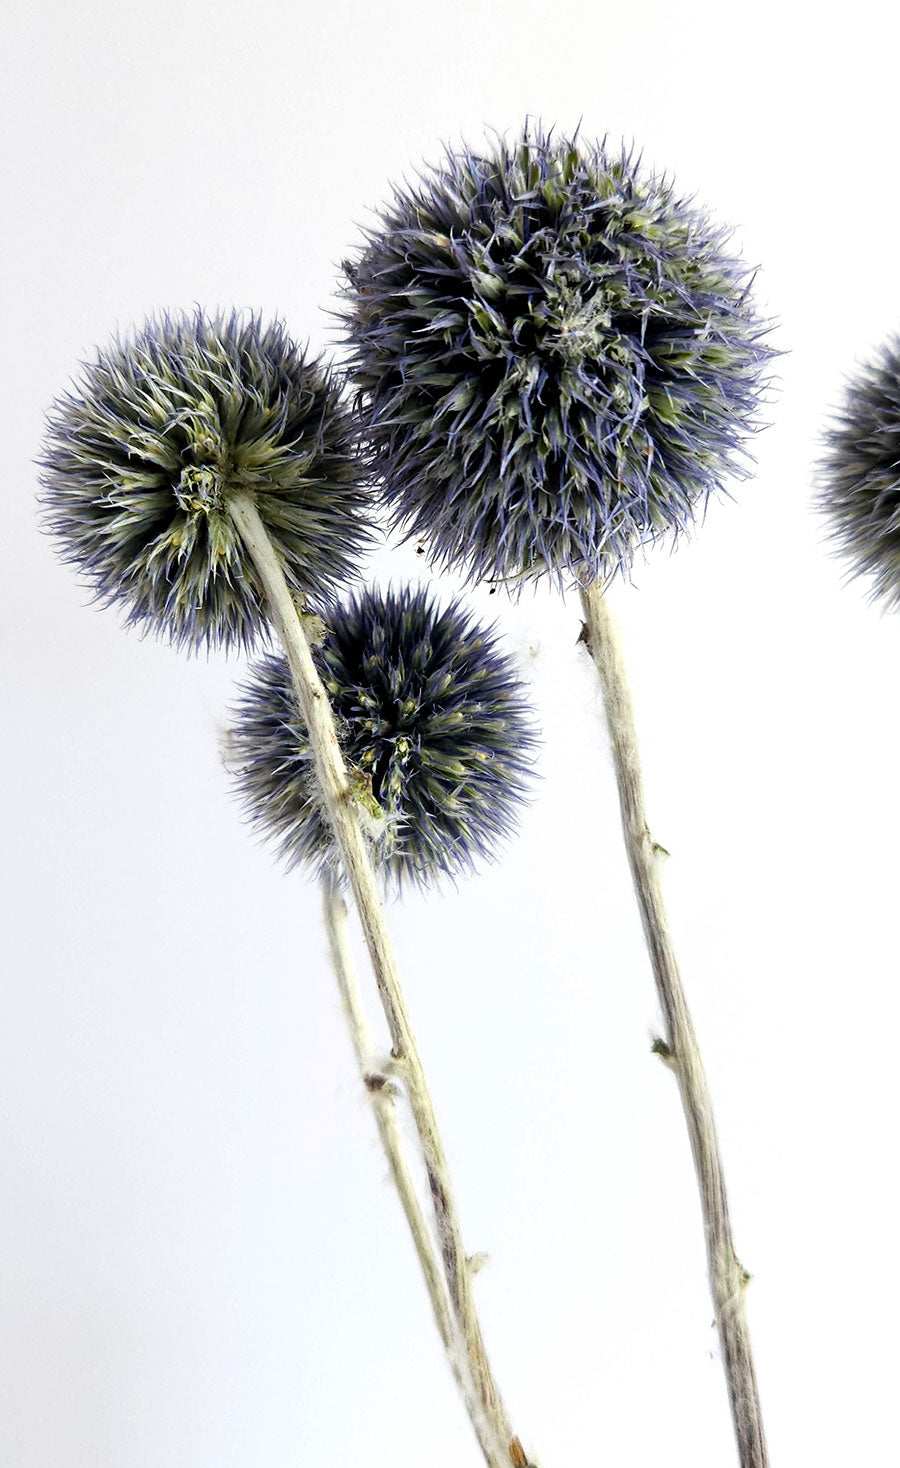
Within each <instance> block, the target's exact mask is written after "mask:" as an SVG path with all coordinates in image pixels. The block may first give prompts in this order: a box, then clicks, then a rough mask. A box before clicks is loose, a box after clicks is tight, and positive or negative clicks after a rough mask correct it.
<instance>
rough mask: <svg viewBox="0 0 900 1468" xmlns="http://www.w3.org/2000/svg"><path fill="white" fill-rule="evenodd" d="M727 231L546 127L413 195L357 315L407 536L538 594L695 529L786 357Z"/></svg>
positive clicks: (348, 276) (353, 297)
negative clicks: (548, 584) (774, 345)
mask: <svg viewBox="0 0 900 1468" xmlns="http://www.w3.org/2000/svg"><path fill="white" fill-rule="evenodd" d="M727 238H728V236H727V232H726V231H723V230H722V229H719V228H717V227H715V226H714V225H712V224H711V223H710V222H709V220H708V219H707V217H706V215H705V214H704V213H702V212H701V211H700V210H699V209H697V208H695V207H694V205H693V204H692V203H690V202H689V201H686V200H684V199H681V198H679V197H678V195H677V194H676V193H675V192H674V190H673V188H672V186H671V184H670V183H669V182H668V181H667V180H666V179H664V178H660V177H657V176H655V175H653V174H650V173H646V172H644V171H643V170H642V168H641V165H640V160H639V159H638V158H636V157H635V156H634V155H633V154H632V153H630V152H628V151H626V150H624V149H622V150H620V151H617V152H614V151H609V150H608V149H607V147H606V145H605V143H598V144H596V145H594V146H587V145H585V144H583V143H581V142H579V141H577V140H576V139H566V138H563V137H554V136H553V134H552V133H548V134H545V133H543V132H542V131H541V129H540V128H539V127H537V128H531V127H528V128H526V129H525V132H524V133H523V135H522V136H521V137H520V138H519V139H518V140H517V141H516V142H515V143H514V144H511V145H510V144H507V143H505V142H503V141H500V142H499V143H498V144H497V145H496V146H495V147H494V148H493V150H492V151H489V152H485V153H481V154H475V153H473V152H471V151H469V150H466V149H463V150H461V151H453V150H448V151H447V153H446V156H445V157H444V158H443V160H442V162H441V163H440V164H439V165H438V166H437V167H435V168H432V169H431V170H429V171H427V172H426V173H425V174H423V175H422V177H421V179H420V180H419V182H418V183H417V184H416V185H415V186H414V187H403V188H397V189H395V191H394V195H393V199H392V201H391V202H390V203H389V204H388V205H387V207H386V208H385V209H384V210H383V212H382V214H381V217H380V220H379V224H378V226H377V227H376V228H374V229H372V230H370V231H368V232H367V235H366V242H365V244H364V245H363V247H362V248H361V250H360V251H359V252H358V256H357V257H356V258H355V259H353V260H352V261H349V262H346V263H345V266H344V274H345V285H344V296H345V299H346V305H345V308H344V311H343V317H344V322H345V326H346V329H347V335H348V339H349V342H350V346H351V351H352V361H351V374H352V376H353V378H354V380H355V383H356V386H357V402H358V406H359V410H360V413H361V416H362V420H363V423H364V428H365V434H366V437H367V439H368V442H369V445H370V449H371V453H372V457H373V461H374V464H375V467H376V468H377V469H378V471H379V472H380V473H381V474H382V476H383V479H384V486H385V494H386V497H387V499H388V502H389V504H390V505H391V508H392V513H393V516H394V521H395V525H396V526H400V527H403V528H405V529H406V530H407V531H408V532H409V534H410V535H412V536H419V537H423V538H425V539H426V540H430V543H431V547H432V550H433V553H434V556H435V559H436V560H437V561H438V562H439V563H440V564H443V565H454V566H457V567H464V568H466V569H467V571H468V573H469V575H470V576H471V578H472V579H480V578H483V577H487V578H496V579H507V578H510V579H513V580H515V581H516V582H517V583H519V584H521V582H522V581H523V580H527V579H531V578H535V577H538V576H541V575H545V574H546V575H549V576H550V577H551V578H552V579H553V580H554V581H555V582H557V583H559V584H565V583H567V582H568V583H571V582H573V581H574V582H578V583H580V584H587V583H589V582H591V581H594V580H596V579H600V578H606V577H608V576H609V575H610V574H612V573H614V572H616V571H618V570H627V568H628V567H629V565H630V564H631V562H632V559H633V557H634V554H635V552H636V550H637V549H638V547H640V546H643V545H645V544H647V543H648V542H651V541H655V540H656V539H658V538H659V537H662V536H678V535H679V534H680V533H681V532H683V531H685V530H687V529H688V528H689V527H690V526H691V524H692V523H693V521H694V520H695V519H696V518H698V517H699V516H700V515H702V512H703V509H704V507H705V505H706V501H707V498H708V496H709V495H710V494H711V493H712V492H713V491H714V490H717V489H718V488H719V487H720V486H721V484H722V481H723V479H725V478H726V477H727V476H729V475H732V474H735V473H739V472H743V470H744V468H745V459H746V454H745V445H744V442H743V440H744V435H745V434H746V433H747V432H748V430H750V429H751V428H753V427H755V426H756V425H755V414H756V410H757V407H758V405H759V403H760V400H761V396H762V393H763V391H764V387H765V381H764V377H765V371H764V369H765V366H766V363H767V362H768V361H769V359H770V358H771V356H772V353H771V351H770V350H769V349H768V348H767V347H766V346H765V344H764V342H763V336H764V334H765V330H766V329H767V328H766V327H765V325H764V323H763V322H762V321H761V319H760V318H759V317H758V316H757V315H756V313H755V311H754V309H753V306H752V303H751V300H750V294H749V288H750V284H751V273H750V271H749V270H748V269H747V267H746V266H745V265H744V264H743V263H742V262H741V261H740V259H738V258H736V257H735V256H734V255H733V254H732V253H730V251H729V249H728V246H727Z"/></svg>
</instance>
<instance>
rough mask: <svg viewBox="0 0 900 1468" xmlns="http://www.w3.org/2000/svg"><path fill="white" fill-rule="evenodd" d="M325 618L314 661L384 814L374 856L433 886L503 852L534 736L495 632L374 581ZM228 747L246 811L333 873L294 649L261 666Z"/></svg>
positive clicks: (369, 792) (359, 770)
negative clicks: (296, 685) (296, 686)
mask: <svg viewBox="0 0 900 1468" xmlns="http://www.w3.org/2000/svg"><path fill="white" fill-rule="evenodd" d="M326 624H327V632H326V634H325V636H324V638H323V640H322V641H321V642H320V643H319V645H318V646H317V647H316V648H315V649H314V657H315V660H316V663H317V666H318V669H319V672H320V674H321V677H322V680H323V682H324V684H325V687H326V689H327V690H328V694H329V697H330V698H331V701H332V705H333V708H334V712H335V716H336V718H337V720H338V727H339V731H340V736H341V744H342V748H343V752H344V757H345V759H346V760H347V763H348V766H349V768H350V770H351V773H352V775H353V777H354V778H355V779H356V780H357V781H359V782H360V785H361V787H364V788H365V796H366V798H367V800H368V802H369V804H370V806H374V807H375V808H376V809H377V811H378V813H379V814H381V815H383V816H384V821H383V824H382V825H381V827H380V834H379V836H378V838H377V839H378V845H377V851H376V856H377V859H378V861H379V864H380V865H381V867H382V869H383V871H384V873H385V875H386V877H387V878H388V880H389V883H390V884H391V885H392V886H394V887H395V888H399V887H402V886H403V885H404V884H406V883H409V882H411V883H413V884H416V885H421V886H425V885H428V884H429V883H432V882H433V881H435V880H437V879H439V878H441V877H442V876H449V877H451V878H454V877H456V876H459V875H461V874H462V873H464V872H466V871H469V870H471V869H472V868H473V867H474V866H475V865H476V863H477V862H478V860H479V859H480V858H491V857H493V856H494V855H495V854H496V851H497V848H498V846H499V845H500V844H501V843H502V841H503V839H504V838H505V837H506V836H507V835H508V833H509V832H510V831H511V830H512V828H513V826H514V825H515V820H516V814H517V810H518V807H519V806H520V805H521V803H522V801H523V800H524V799H525V797H526V791H527V786H528V779H529V774H530V769H531V764H532V760H533V754H534V746H535V743H536V740H535V734H534V730H533V726H532V721H531V715H530V712H529V709H528V706H527V704H526V701H525V697H524V693H523V690H522V687H521V685H520V683H519V680H518V678H517V676H516V672H515V668H514V666H513V663H512V661H511V659H510V658H509V657H508V656H507V655H506V654H505V653H504V652H503V651H502V650H501V648H500V646H499V644H498V641H497V638H496V636H495V635H494V633H493V631H492V630H488V629H485V628H484V627H481V626H479V625H478V623H476V622H475V621H474V620H473V619H472V617H471V616H470V615H469V614H468V612H466V611H465V610H464V609H463V608H462V607H461V606H460V605H459V604H458V603H456V602H454V603H451V604H450V605H449V606H447V607H445V608H444V609H443V610H439V609H438V608H437V606H436V605H435V603H434V602H433V600H432V598H431V596H430V595H429V593H428V592H427V591H425V590H421V589H405V590H402V591H392V590H388V591H387V592H386V593H382V592H380V591H376V590H367V591H365V592H363V593H361V594H360V595H358V596H356V597H354V598H352V599H351V600H350V601H348V602H347V603H346V604H345V605H343V606H334V607H332V608H331V609H330V611H329V612H328V613H327V615H326ZM229 751H230V761H229V762H230V763H231V762H233V765H234V768H235V770H236V771H237V784H238V789H239V791H240V793H241V795H242V798H243V803H244V808H245V810H246V812H247V813H248V815H249V816H250V818H251V820H252V821H253V823H254V824H255V825H257V826H258V827H259V828H260V829H262V830H263V831H264V832H265V833H266V834H267V835H269V836H270V837H273V838H274V839H275V841H276V842H277V843H278V846H279V849H280V854H281V856H282V857H283V859H284V861H285V862H286V864H287V866H288V868H293V867H296V866H298V865H301V864H302V865H305V866H307V867H311V868H312V869H313V870H316V871H318V872H320V873H321V872H322V871H324V870H327V869H332V868H335V867H336V865H337V861H338V858H337V854H336V851H335V847H334V843H333V839H332V836H331V833H330V830H329V828H328V825H327V822H326V819H325V816H324V815H323V813H322V809H321V804H320V798H319V795H318V790H317V786H316V776H315V769H314V764H313V756H312V752H311V750H310V746H309V740H308V735H307V729H306V725H305V722H304V720H303V718H302V715H301V714H300V712H299V709H298V706H297V701H296V697H295V694H294V690H293V687H292V684H291V679H290V674H289V672H288V668H287V664H286V662H285V660H284V658H282V657H277V656H274V655H270V656H268V657H266V658H264V659H263V660H261V661H260V662H258V663H256V664H255V665H254V667H253V669H252V670H251V675H250V678H249V681H248V682H247V683H246V684H245V685H244V686H243V688H242V690H241V697H240V701H239V703H238V705H237V707H236V709H235V720H234V724H233V728H232V730H231V736H230V740H229Z"/></svg>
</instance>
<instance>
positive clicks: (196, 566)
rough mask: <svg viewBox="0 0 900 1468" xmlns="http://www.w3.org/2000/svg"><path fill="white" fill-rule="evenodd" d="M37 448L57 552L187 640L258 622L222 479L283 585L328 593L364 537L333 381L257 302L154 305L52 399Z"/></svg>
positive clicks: (234, 632)
mask: <svg viewBox="0 0 900 1468" xmlns="http://www.w3.org/2000/svg"><path fill="white" fill-rule="evenodd" d="M41 463H42V468H43V480H42V482H43V486H44V493H43V513H44V520H45V523H46V525H47V527H48V529H49V530H50V531H51V533H52V534H53V535H54V537H55V538H56V540H57V543H58V545H59V548H60V551H61V553H62V555H63V557H64V558H65V559H66V560H68V561H70V562H72V563H73V564H74V565H75V566H77V567H78V569H79V570H80V571H81V572H82V573H83V575H84V576H85V577H86V579H87V581H88V582H89V584H90V586H91V588H92V590H93V591H94V594H95V596H96V598H97V599H98V600H99V601H101V602H103V603H104V604H111V603H117V604H119V605H121V606H123V607H124V608H125V609H126V611H127V621H128V623H129V624H134V625H136V626H138V627H141V628H149V629H152V630H154V631H156V632H159V633H161V634H162V635H164V636H166V637H168V638H170V639H171V640H172V641H173V642H175V643H177V644H183V645H185V646H187V647H189V648H199V647H203V646H205V647H207V648H211V647H217V646H222V647H225V648H228V647H231V646H233V645H243V646H247V645H249V644H250V643H251V642H252V641H253V639H254V636H255V634H256V633H257V632H258V631H259V630H260V628H261V627H262V625H263V624H264V622H265V612H264V609H263V593H262V589H261V586H260V583H259V581H258V578H257V576H256V573H255V571H254V568H253V566H252V565H251V564H250V561H249V558H248V556H247V555H246V553H245V550H244V548H243V545H242V543H241V541H240V538H239V536H238V533H237V531H236V529H235V526H234V524H233V521H232V519H231V517H230V515H229V512H228V504H229V497H230V496H231V495H232V494H233V493H234V492H235V491H237V490H243V491H247V492H250V493H251V494H253V496H254V497H255V500H256V506H257V509H258V511H259V514H260V516H261V518H262V520H263V522H264V523H265V525H266V528H267V530H268V532H269V535H270V536H271V538H272V540H273V542H274V544H275V548H276V550H277V552H278V554H279V556H280V558H281V561H282V564H283V566H284V570H285V574H286V576H287V579H288V581H289V583H290V585H291V587H292V589H293V590H294V591H296V592H297V593H302V594H308V595H309V596H311V597H312V598H319V597H324V596H327V595H328V594H329V593H330V592H331V591H332V589H333V587H334V586H335V585H336V584H340V583H341V582H343V581H345V580H346V579H347V578H348V576H349V575H350V574H351V573H352V572H353V571H354V570H355V566H356V561H357V557H358V556H359V554H360V551H361V549H362V547H363V546H364V544H365V543H366V541H367V539H368V532H367V530H366V527H365V520H364V518H363V516H364V511H365V508H366V503H367V496H366V494H365V492H364V490H363V488H362V487H361V469H360V463H359V459H358V457H357V455H356V430H355V427H354V425H353V422H352V417H351V415H350V414H349V413H348V411H347V410H346V408H345V407H344V406H343V404H342V402H341V398H340V394H339V390H338V386H337V383H336V381H335V379H334V378H333V376H332V374H331V373H330V372H329V370H328V369H327V368H326V367H325V366H324V365H323V364H322V363H321V362H319V361H318V360H316V359H314V358H310V357H307V356H306V355H305V354H304V352H303V351H302V350H301V348H299V347H298V346H296V345H295V344H294V342H293V341H291V339H290V337H289V336H288V335H287V333H286V331H285V329H284V327H283V326H282V325H281V324H280V323H279V322H272V323H270V324H269V325H266V326H264V325H263V324H262V321H261V320H260V318H259V317H257V316H249V317H246V316H242V315H240V314H239V313H237V312H233V313H231V314H229V315H218V316H212V317H210V316H206V315H204V314H203V313H202V312H201V311H199V310H198V311H197V312H196V313H195V314H194V315H177V316H168V315H162V316H158V317H156V318H151V320H149V321H148V322H147V323H146V325H145V326H144V327H143V329H142V330H140V331H138V332H137V333H136V334H135V335H134V336H133V338H131V339H130V340H126V341H121V340H116V341H114V342H113V343H112V344H111V345H110V346H109V347H107V348H106V349H105V350H104V351H100V352H98V353H97V357H96V360H94V361H91V362H88V363H85V364H84V366H83V373H82V378H81V381H80V383H79V384H78V385H77V387H76V389H75V390H74V391H73V392H71V393H69V394H66V395H65V396H63V397H61V398H59V399H58V400H57V401H56V403H55V404H54V405H53V408H52V409H51V412H50V415H49V429H48V439H47V447H46V452H45V455H44V458H43V459H42V461H41Z"/></svg>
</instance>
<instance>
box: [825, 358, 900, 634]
mask: <svg viewBox="0 0 900 1468" xmlns="http://www.w3.org/2000/svg"><path fill="white" fill-rule="evenodd" d="M819 477H820V481H821V483H820V488H819V491H818V494H817V503H818V507H819V509H820V510H821V511H822V513H823V514H824V515H825V516H826V517H827V519H828V521H829V523H830V527H831V539H832V541H833V542H834V543H835V545H836V546H837V547H838V549H839V551H840V553H841V554H842V555H843V556H844V558H845V559H846V560H847V562H848V563H849V565H850V567H851V568H852V573H853V574H854V575H856V576H868V577H869V578H870V581H871V595H872V597H873V598H880V599H881V600H883V601H884V602H885V603H886V604H887V605H888V606H889V607H890V608H892V609H894V608H896V607H898V606H900V336H893V337H891V338H890V339H889V340H888V341H887V342H885V343H884V345H883V346H882V347H881V348H880V349H879V351H878V352H877V354H876V355H875V356H874V358H873V359H872V360H871V361H870V362H867V363H865V364H864V365H863V366H862V367H861V368H860V369H859V370H858V371H857V372H856V374H855V375H854V376H853V377H852V378H851V380H850V381H849V383H848V384H847V387H846V390H845V393H844V398H843V402H842V403H841V406H840V408H839V409H838V410H837V411H836V412H835V414H834V416H833V421H832V423H831V425H830V426H829V428H828V430H827V433H826V449H825V454H824V456H823V459H822V461H821V463H820V465H819Z"/></svg>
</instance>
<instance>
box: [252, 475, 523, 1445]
mask: <svg viewBox="0 0 900 1468" xmlns="http://www.w3.org/2000/svg"><path fill="white" fill-rule="evenodd" d="M228 507H229V512H230V514H231V516H232V518H233V520H234V523H235V525H236V526H237V528H238V530H239V532H240V534H241V537H242V539H243V541H244V544H245V546H246V548H247V551H248V553H249V555H250V557H251V559H252V561H253V564H254V566H255V568H256V571H257V573H258V575H259V578H260V581H261V582H262V584H263V588H264V590H265V594H266V598H267V601H268V605H269V609H270V611H271V615H272V620H273V622H274V624H275V626H276V628H277V630H278V632H279V635H280V637H281V641H282V644H283V647H284V651H285V655H286V657H287V661H288V666H289V667H290V670H291V676H292V679H293V682H294V687H295V689H296V693H297V698H298V701H299V704H300V710H301V712H302V714H303V718H304V720H305V722H306V726H307V730H308V733H309V740H310V745H311V747H312V750H313V753H314V755H315V762H316V772H317V776H318V782H319V787H320V789H321V791H322V796H323V800H324V805H325V810H326V814H327V816H328V819H329V821H330V823H331V826H332V828H333V830H334V833H335V839H336V841H337V844H338V849H339V851H340V854H341V859H342V863H343V868H344V871H345V873H346V876H347V880H348V882H349V885H350V890H351V892H352V894H353V898H354V901H355V904H356V907H357V911H358V913H359V918H360V922H361V925H362V930H363V935H364V937H365V941H366V947H367V948H368V952H369V958H370V960H371V963H372V969H373V972H374V974H375V980H376V983H377V985H378V993H379V997H380V999H381V1003H382V1007H383V1009H384V1014H385V1018H386V1020H387V1024H388V1029H389V1032H390V1036H391V1045H392V1056H393V1068H394V1074H395V1076H396V1078H397V1079H398V1081H399V1082H400V1083H401V1084H402V1085H403V1087H404V1089H405V1090H406V1094H407V1097H408V1100H409V1106H410V1110H411V1112H412V1116H413V1121H414V1123H415V1127H416V1131H417V1133H418V1137H419V1142H420V1145H421V1148H422V1157H423V1161H424V1164H425V1170H426V1173H427V1177H428V1184H429V1188H430V1192H431V1199H432V1203H433V1205H434V1213H435V1219H436V1223H437V1233H438V1239H439V1242H440V1257H441V1261H442V1264H443V1269H444V1274H445V1277H446V1281H447V1289H448V1295H449V1299H450V1303H451V1308H452V1311H453V1315H454V1318H455V1320H456V1322H457V1324H458V1328H459V1331H460V1335H461V1338H462V1340H463V1342H464V1345H465V1352H466V1357H467V1359H468V1362H469V1367H470V1369H471V1373H472V1378H473V1380H474V1382H475V1386H476V1391H477V1396H478V1401H479V1402H480V1404H481V1408H482V1409H483V1412H484V1415H485V1418H486V1419H487V1422H488V1423H489V1424H490V1428H491V1442H490V1445H489V1448H488V1452H489V1456H488V1455H487V1453H486V1457H487V1462H488V1463H489V1464H490V1468H508V1465H509V1462H510V1454H511V1445H512V1444H514V1443H517V1442H518V1440H517V1439H516V1438H514V1436H513V1433H512V1431H511V1428H510V1425H509V1420H508V1418H507V1416H506V1412H505V1409H504V1406H503V1402H502V1399H501V1397H500V1393H499V1391H498V1388H497V1385H496V1382H495V1381H494V1378H493V1374H492V1372H491V1368H490V1364H489V1362H488V1359H487V1354H486V1352H485V1348H484V1343H483V1340H482V1335H481V1327H480V1325H479V1322H478V1317H477V1313H476V1310H475V1302H474V1297H473V1292H472V1280H471V1274H470V1269H469V1264H468V1260H467V1257H466V1252H465V1249H464V1247H463V1241H462V1234H461V1231H460V1225H459V1219H458V1215H457V1210H456V1204H455V1201H454V1198H453V1193H452V1190H451V1185H450V1175H449V1171H448V1168H447V1160H446V1157H445V1154H444V1148H443V1143H442V1141H441V1138H440V1134H439V1132H438V1128H437V1121H436V1118H435V1114H434V1107H433V1104H432V1101H431V1096H430V1094H429V1091H428V1086H427V1083H426V1080H425V1073H424V1070H423V1067H422V1062H421V1059H420V1056H419V1051H418V1046H417V1044H416V1039H415V1035H414V1033H413V1030H412V1026H411V1024H410V1020H409V1015H408V1013H407V1009H406V1001H405V998H404V995H403V990H402V988H401V985H400V979H399V973H398V970H397V964H396V960H395V957H394V951H393V944H392V942H391V939H390V934H389V932H388V927H387V922H386V917H385V911H384V903H383V901H382V897H381V892H380V890H379V886H378V881H377V878H376V875H375V869H374V866H373V863H372V858H371V854H370V850H369V846H368V842H367V838H366V835H365V832H364V830H363V827H362V823H361V820H360V813H359V808H358V802H357V800H356V798H355V795H354V790H353V786H352V784H351V781H350V779H349V776H348V771H347V767H346V765H345V763H344V759H343V756H342V754H341V750H340V746H339V744H338V738H337V731H336V727H335V722H334V715H333V713H332V710H331V706H330V704H329V701H328V695H327V693H326V691H325V688H324V686H323V684H322V680H321V679H320V677H319V674H318V671H317V669H316V666H315V663H314V661H313V657H312V651H311V648H310V644H309V639H308V637H307V635H306V629H305V627H304V625H303V621H302V619H301V617H300V615H299V612H298V610H297V607H296V605H295V604H294V601H293V598H292V596H291V593H290V588H289V587H288V584H287V581H286V580H285V576H284V572H283V570H282V567H281V564H280V562H279V559H278V556H277V554H276V552H275V549H274V547H273V545H272V542H271V540H270V538H269V535H268V532H267V531H266V528H265V525H264V524H263V522H262V520H261V518H260V516H259V513H258V511H257V509H256V506H255V503H254V501H253V498H252V497H251V496H250V495H249V494H244V493H235V494H232V495H231V496H230V498H229V506H228ZM476 1430H478V1428H477V1426H476ZM480 1436H481V1434H480V1432H479V1438H480Z"/></svg>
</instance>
